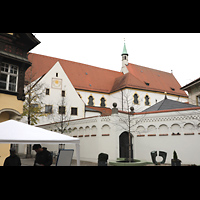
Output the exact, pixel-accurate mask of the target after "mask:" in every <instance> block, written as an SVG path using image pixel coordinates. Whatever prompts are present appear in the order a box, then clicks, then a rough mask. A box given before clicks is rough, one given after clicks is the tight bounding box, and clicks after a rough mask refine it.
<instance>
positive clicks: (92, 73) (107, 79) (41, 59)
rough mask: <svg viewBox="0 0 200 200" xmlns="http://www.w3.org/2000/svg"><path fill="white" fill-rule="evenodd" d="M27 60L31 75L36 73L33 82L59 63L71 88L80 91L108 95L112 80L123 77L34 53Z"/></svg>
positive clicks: (116, 73) (113, 72) (101, 69)
mask: <svg viewBox="0 0 200 200" xmlns="http://www.w3.org/2000/svg"><path fill="white" fill-rule="evenodd" d="M28 59H29V61H30V62H32V66H33V69H32V70H33V73H36V75H35V77H34V79H35V80H36V79H37V78H39V77H41V76H42V75H43V74H45V73H47V72H48V71H49V70H50V69H51V68H52V67H53V65H54V64H55V63H56V62H57V61H59V62H60V64H61V66H62V68H63V70H64V71H65V73H66V74H67V76H68V78H69V79H70V81H71V83H72V84H73V86H74V87H75V88H76V89H80V90H89V91H97V92H102V93H110V91H111V89H112V86H113V82H114V80H115V79H116V78H117V77H119V76H122V75H123V74H122V73H121V72H116V71H112V70H108V69H103V68H98V67H94V66H91V65H86V64H82V63H77V62H73V61H68V60H63V59H59V58H53V57H49V56H43V55H39V54H35V53H30V54H29V55H28ZM28 70H30V68H29V69H28ZM28 70H27V71H28ZM27 73H28V72H27Z"/></svg>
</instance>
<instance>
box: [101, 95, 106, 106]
mask: <svg viewBox="0 0 200 200" xmlns="http://www.w3.org/2000/svg"><path fill="white" fill-rule="evenodd" d="M100 101H101V104H100V106H101V107H106V99H105V98H104V97H101V99H100Z"/></svg>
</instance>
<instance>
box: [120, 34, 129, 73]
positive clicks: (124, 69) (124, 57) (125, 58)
mask: <svg viewBox="0 0 200 200" xmlns="http://www.w3.org/2000/svg"><path fill="white" fill-rule="evenodd" d="M121 56H122V68H121V72H123V73H124V74H126V73H128V72H129V71H128V69H127V67H126V66H128V53H127V50H126V44H125V38H124V48H123V52H122V54H121Z"/></svg>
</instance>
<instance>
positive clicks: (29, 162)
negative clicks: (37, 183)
mask: <svg viewBox="0 0 200 200" xmlns="http://www.w3.org/2000/svg"><path fill="white" fill-rule="evenodd" d="M34 160H35V158H21V163H22V166H33V164H34ZM80 165H81V166H97V163H93V162H87V161H81V162H80ZM51 166H55V164H52V165H51ZM71 166H77V164H76V160H72V164H71Z"/></svg>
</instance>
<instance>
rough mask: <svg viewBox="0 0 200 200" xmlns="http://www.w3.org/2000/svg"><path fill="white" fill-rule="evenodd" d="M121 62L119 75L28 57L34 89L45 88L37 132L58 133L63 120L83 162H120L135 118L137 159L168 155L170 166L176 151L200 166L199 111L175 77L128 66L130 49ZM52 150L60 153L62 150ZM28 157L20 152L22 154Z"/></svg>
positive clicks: (59, 60)
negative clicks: (104, 155)
mask: <svg viewBox="0 0 200 200" xmlns="http://www.w3.org/2000/svg"><path fill="white" fill-rule="evenodd" d="M121 56H122V67H121V71H120V72H117V71H113V70H108V69H103V68H98V67H95V66H90V65H86V64H82V63H77V62H73V61H68V60H64V59H59V58H54V57H49V56H44V55H39V54H34V53H29V55H28V59H29V60H30V62H31V63H32V67H30V68H29V69H28V70H27V72H26V75H28V74H30V72H31V73H32V74H34V76H33V77H32V82H34V84H35V85H34V86H36V85H38V84H41V85H42V87H41V88H40V89H41V91H43V93H44V94H43V98H42V104H43V107H44V110H43V112H44V113H46V114H47V115H46V116H43V117H40V120H39V123H38V124H37V126H39V127H42V128H45V129H48V130H52V131H59V129H58V126H59V125H60V124H61V123H60V121H61V120H60V116H61V115H62V116H63V114H64V115H65V120H64V123H65V126H66V130H65V132H64V134H67V135H70V136H73V137H78V138H79V139H80V153H81V160H85V161H93V162H97V158H98V154H99V153H101V152H105V153H107V154H108V155H109V160H116V159H117V158H119V157H127V137H128V126H127V122H128V115H129V114H130V124H131V127H130V129H131V130H130V131H131V134H132V144H133V145H132V152H133V153H132V154H133V156H134V158H136V159H140V160H146V161H151V157H150V152H151V151H153V150H156V151H160V150H163V151H166V152H167V153H168V156H167V161H166V162H168V163H170V160H171V158H172V155H173V151H174V150H176V152H177V154H178V156H179V158H180V159H181V160H182V162H183V163H187V164H190V163H191V164H193V163H195V164H200V159H199V158H198V154H199V153H200V147H198V144H199V142H200V129H199V127H200V117H199V109H200V108H199V107H197V106H194V105H190V104H188V95H187V94H186V93H185V91H183V90H181V89H180V88H181V86H180V84H179V83H178V81H177V80H176V78H175V77H174V75H173V74H172V73H167V72H163V71H160V70H155V69H151V68H148V67H143V66H139V65H135V64H132V63H129V62H128V53H127V50H126V45H125V43H124V48H123V52H122V55H121ZM27 77H28V76H27ZM114 102H115V103H116V104H117V108H114V109H113V103H114ZM35 104H37V102H35ZM131 107H133V108H134V111H133V110H132V111H130V108H131ZM116 110H117V111H116ZM130 112H131V113H130ZM22 120H23V121H24V122H26V119H22ZM47 147H48V148H49V149H50V150H52V151H57V150H58V146H53V145H47ZM65 148H70V146H69V145H68V146H66V147H65ZM25 151H26V148H25V147H24V146H20V147H19V153H20V152H21V153H22V152H24V153H25ZM191 154H192V155H194V154H195V155H194V156H191ZM74 155H76V154H74Z"/></svg>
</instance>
